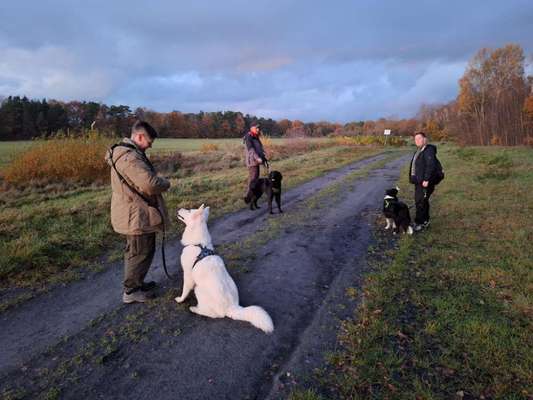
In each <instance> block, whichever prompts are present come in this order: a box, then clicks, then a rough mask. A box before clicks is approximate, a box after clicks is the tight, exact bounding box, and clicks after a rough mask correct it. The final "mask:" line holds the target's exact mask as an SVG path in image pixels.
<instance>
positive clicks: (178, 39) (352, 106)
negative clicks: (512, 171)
mask: <svg viewBox="0 0 533 400" xmlns="http://www.w3.org/2000/svg"><path fill="white" fill-rule="evenodd" d="M507 43H516V44H519V45H521V46H522V48H523V49H524V52H525V54H526V56H529V55H531V54H532V53H533V1H532V0H498V1H495V0H483V1H482V0H461V1H455V0H447V1H444V0H442V1H437V0H426V1H397V0H390V1H385V0H361V1H358V0H352V1H348V0H339V1H335V0H330V1H313V0H307V1H301V0H298V1H296V0H286V1H283V0H270V1H262V0H254V1H250V0H249V1H236V0H232V1H223V0H218V1H202V0H196V1H187V0H183V1H163V0H151V1H136V0H129V1H122V0H114V1H110V0H107V1H100V0H85V1H79V0H64V1H59V0H48V1H37V0H34V1H28V0H17V1H10V0H5V1H2V2H1V3H0V96H8V95H26V96H28V97H30V98H39V99H40V98H47V99H58V100H63V101H69V100H85V101H97V102H104V103H106V104H125V105H129V106H130V107H131V108H132V109H134V108H136V107H147V108H149V109H152V110H155V111H160V112H168V111H172V110H178V111H182V112H199V111H226V110H232V111H241V112H243V113H249V114H252V115H257V116H260V117H265V118H273V119H276V120H280V119H283V118H288V119H291V120H294V119H300V120H302V121H305V122H310V121H321V120H327V121H331V122H341V123H342V122H348V121H355V120H365V119H376V118H380V117H394V118H408V117H412V116H414V115H415V114H416V112H417V111H418V109H419V107H420V105H421V104H423V103H425V104H440V103H446V102H448V101H450V100H453V99H454V98H455V97H456V96H457V92H458V79H459V78H460V77H461V76H462V75H463V73H464V71H465V68H466V67H467V65H468V61H469V60H470V59H471V58H472V57H473V56H474V55H475V54H476V52H477V51H478V50H479V49H481V48H483V47H489V48H497V47H501V46H504V45H505V44H507Z"/></svg>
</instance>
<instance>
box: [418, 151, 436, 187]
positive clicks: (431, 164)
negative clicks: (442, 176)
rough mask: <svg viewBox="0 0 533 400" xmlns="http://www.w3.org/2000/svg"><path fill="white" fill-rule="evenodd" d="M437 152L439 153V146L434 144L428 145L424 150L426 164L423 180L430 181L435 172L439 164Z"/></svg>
mask: <svg viewBox="0 0 533 400" xmlns="http://www.w3.org/2000/svg"><path fill="white" fill-rule="evenodd" d="M436 154H437V148H436V147H435V146H432V145H428V146H426V148H425V149H424V151H423V152H422V155H423V156H424V164H425V167H424V176H423V177H422V180H423V181H429V180H430V179H431V178H432V177H433V175H434V173H435V168H436V165H437V162H436Z"/></svg>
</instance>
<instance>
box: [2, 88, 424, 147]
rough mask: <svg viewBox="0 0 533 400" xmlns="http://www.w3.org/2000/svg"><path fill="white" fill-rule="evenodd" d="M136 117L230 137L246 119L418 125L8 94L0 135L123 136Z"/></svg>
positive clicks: (378, 127) (378, 130) (351, 130)
mask: <svg viewBox="0 0 533 400" xmlns="http://www.w3.org/2000/svg"><path fill="white" fill-rule="evenodd" d="M137 119H143V120H146V121H149V122H150V123H151V124H152V125H153V126H154V127H155V128H156V129H157V131H158V132H159V134H160V136H161V137H169V138H232V137H241V136H242V135H243V134H244V133H246V131H247V130H248V129H249V127H250V124H251V123H253V122H259V123H260V125H261V129H262V130H263V132H264V133H266V134H268V135H270V136H273V137H281V136H309V137H322V136H328V135H330V134H346V135H354V134H368V135H374V134H381V135H382V134H383V130H384V129H393V130H394V133H395V134H399V135H408V134H411V133H412V132H413V130H414V129H416V127H417V124H418V122H417V121H416V120H415V119H406V120H386V119H379V120H377V121H358V122H351V123H348V124H337V123H330V122H312V123H303V122H302V121H298V120H294V121H289V120H287V119H283V120H279V121H274V120H272V119H266V118H261V117H256V116H251V115H248V114H246V115H243V114H242V113H241V112H235V111H225V112H199V113H181V112H179V111H172V112H168V113H161V112H156V111H152V110H148V109H145V108H137V109H135V110H133V111H132V110H131V109H130V107H129V106H126V105H118V106H117V105H111V106H108V105H106V104H102V103H95V102H80V101H70V102H61V101H57V100H46V99H43V100H33V99H28V98H27V97H19V96H10V97H7V98H5V99H4V100H3V101H2V104H1V106H0V140H22V139H26V140H27V139H32V138H36V137H46V136H50V135H52V134H57V133H64V134H67V133H68V134H79V133H83V132H87V131H89V130H91V129H98V130H99V131H101V132H104V133H106V134H109V135H115V136H125V135H128V133H129V129H130V127H131V125H132V124H133V122H134V121H135V120H137Z"/></svg>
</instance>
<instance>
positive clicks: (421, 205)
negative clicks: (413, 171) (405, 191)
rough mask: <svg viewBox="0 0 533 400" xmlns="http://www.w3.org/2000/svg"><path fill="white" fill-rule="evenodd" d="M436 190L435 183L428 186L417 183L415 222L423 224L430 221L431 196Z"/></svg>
mask: <svg viewBox="0 0 533 400" xmlns="http://www.w3.org/2000/svg"><path fill="white" fill-rule="evenodd" d="M434 190H435V186H434V185H429V186H428V187H423V186H422V185H415V205H416V217H415V224H423V223H424V222H426V221H429V197H430V196H431V194H432V193H433V191H434Z"/></svg>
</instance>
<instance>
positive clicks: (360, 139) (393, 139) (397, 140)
mask: <svg viewBox="0 0 533 400" xmlns="http://www.w3.org/2000/svg"><path fill="white" fill-rule="evenodd" d="M334 140H335V142H336V143H337V144H339V145H342V146H384V145H385V143H387V145H390V146H403V145H404V144H405V143H404V140H403V138H401V137H399V136H389V137H388V138H386V137H385V135H383V136H374V135H356V136H335V137H334Z"/></svg>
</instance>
